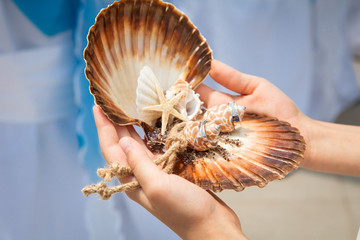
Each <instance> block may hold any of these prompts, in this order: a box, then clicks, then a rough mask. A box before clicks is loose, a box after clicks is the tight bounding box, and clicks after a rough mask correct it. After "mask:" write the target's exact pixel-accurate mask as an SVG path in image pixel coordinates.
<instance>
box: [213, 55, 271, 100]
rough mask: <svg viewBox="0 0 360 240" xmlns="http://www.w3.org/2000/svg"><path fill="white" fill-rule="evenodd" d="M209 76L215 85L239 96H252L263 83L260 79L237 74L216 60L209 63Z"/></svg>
mask: <svg viewBox="0 0 360 240" xmlns="http://www.w3.org/2000/svg"><path fill="white" fill-rule="evenodd" d="M210 76H211V78H212V79H214V80H215V81H216V82H217V83H219V84H221V85H223V86H224V87H226V88H227V89H229V90H231V91H234V92H237V93H239V94H241V95H249V94H252V93H253V92H254V91H255V89H256V88H257V87H258V86H259V85H260V83H262V82H263V81H264V79H262V78H260V77H257V76H253V75H248V74H245V73H241V72H238V71H236V70H235V69H233V68H231V67H229V66H228V65H226V64H224V63H222V62H220V61H217V60H213V61H212V62H211V70H210Z"/></svg>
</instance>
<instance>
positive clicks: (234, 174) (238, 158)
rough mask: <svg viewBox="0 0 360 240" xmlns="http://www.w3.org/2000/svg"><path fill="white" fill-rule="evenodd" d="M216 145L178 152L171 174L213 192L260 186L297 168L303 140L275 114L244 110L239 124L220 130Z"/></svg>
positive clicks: (301, 153) (302, 153) (302, 151)
mask: <svg viewBox="0 0 360 240" xmlns="http://www.w3.org/2000/svg"><path fill="white" fill-rule="evenodd" d="M218 145H219V147H218V148H211V149H209V150H208V151H207V152H194V151H192V150H189V151H188V152H185V153H181V154H180V158H182V161H179V162H180V163H179V164H178V166H177V167H176V171H175V174H178V175H179V176H181V177H183V178H185V179H187V180H189V181H190V182H193V183H195V184H196V185H198V186H200V187H202V188H204V189H206V190H213V191H215V192H219V191H222V190H224V189H234V190H236V191H242V190H243V189H244V188H246V187H249V186H254V185H257V186H259V187H264V186H265V185H266V184H267V183H268V182H270V181H273V180H276V179H282V178H284V177H285V176H286V175H287V174H288V173H289V172H290V171H292V170H294V169H297V168H298V166H299V163H300V161H301V160H302V159H303V157H304V151H305V142H304V139H303V137H302V136H301V135H300V133H299V131H298V130H297V129H296V128H294V127H291V126H290V124H289V123H287V122H283V121H279V120H277V119H276V118H268V117H260V116H257V115H251V114H245V117H244V118H243V120H242V122H241V125H240V124H237V126H236V128H235V130H234V131H233V132H231V133H230V134H222V135H220V138H219V140H218Z"/></svg>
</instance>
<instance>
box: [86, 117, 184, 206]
mask: <svg viewBox="0 0 360 240" xmlns="http://www.w3.org/2000/svg"><path fill="white" fill-rule="evenodd" d="M185 125H186V122H182V123H178V124H176V125H174V127H173V128H172V129H171V131H170V133H169V135H168V138H167V139H166V142H165V149H166V152H165V153H164V154H163V155H161V156H159V157H158V158H156V159H155V160H154V163H155V164H156V165H160V164H162V170H163V171H164V172H166V173H168V174H171V173H173V171H174V168H175V166H176V164H177V161H178V160H179V158H178V157H177V153H178V152H182V151H184V150H185V149H186V147H187V145H188V143H187V141H186V139H185V137H184V135H183V134H181V133H180V134H179V132H180V131H181V130H182V129H183V128H184V127H185ZM97 174H98V175H99V177H101V178H102V179H104V181H105V182H110V181H111V179H112V178H113V177H117V178H118V179H120V178H122V177H126V176H131V175H133V171H132V170H131V168H129V167H125V166H121V165H120V164H118V163H112V164H111V165H110V166H108V167H107V168H100V169H98V170H97ZM105 182H99V183H97V184H95V185H89V186H86V187H84V188H83V189H82V192H83V194H84V195H85V196H89V195H90V194H93V193H97V194H99V195H100V197H101V199H103V200H108V199H109V198H110V197H111V195H112V194H114V193H118V192H127V191H132V190H134V189H137V188H139V187H141V186H140V184H139V182H138V181H134V182H129V183H125V184H122V185H118V186H115V187H108V186H107V185H106V183H105Z"/></svg>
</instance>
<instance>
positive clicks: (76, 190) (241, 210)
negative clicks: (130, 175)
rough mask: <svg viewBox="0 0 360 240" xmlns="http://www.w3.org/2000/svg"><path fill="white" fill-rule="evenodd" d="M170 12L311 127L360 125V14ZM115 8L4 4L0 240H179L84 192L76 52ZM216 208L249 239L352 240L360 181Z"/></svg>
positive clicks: (89, 124)
mask: <svg viewBox="0 0 360 240" xmlns="http://www.w3.org/2000/svg"><path fill="white" fill-rule="evenodd" d="M169 2H171V3H173V4H174V5H175V6H177V7H178V8H179V9H180V10H181V11H183V12H184V13H185V14H186V15H188V16H189V18H190V19H191V21H192V22H193V23H194V24H195V25H196V26H197V27H198V28H199V30H200V32H201V33H202V35H203V36H204V37H205V38H206V39H207V41H208V43H209V45H210V47H211V48H212V50H213V54H214V58H216V59H219V60H221V61H223V62H225V63H226V64H228V65H230V66H232V67H234V68H235V69H237V70H239V71H242V72H245V73H249V74H254V75H258V76H261V77H264V78H266V79H268V80H269V81H271V82H273V83H274V84H275V85H276V86H278V87H279V88H280V89H281V90H282V91H284V92H285V93H286V94H287V95H289V96H290V97H291V98H292V99H293V100H294V101H295V103H296V104H297V106H298V107H299V108H300V110H301V111H303V112H304V113H305V114H307V115H308V116H310V117H312V118H314V119H318V120H323V121H335V122H339V123H345V124H353V125H360V105H359V100H360V91H359V84H358V82H357V80H356V75H355V69H357V72H358V73H359V72H360V67H359V63H358V62H357V63H356V61H355V65H356V66H357V67H356V68H354V65H353V62H354V57H355V58H356V57H359V56H360V2H359V1H358V0H342V1H339V0H304V1H289V0H242V1H238V0H223V1H218V0H207V1H194V0H169ZM111 3H113V0H82V1H80V0H79V1H76V0H53V1H46V0H34V1H22V0H1V1H0V33H1V34H0V83H1V84H0V96H1V97H0V164H1V166H0V189H1V190H2V194H3V195H2V197H1V198H0V240H18V239H29V240H32V239H34V240H48V239H52V240H56V239H59V240H62V239H69V240H71V239H109V240H113V239H114V240H115V239H117V240H120V239H131V240H137V239H178V237H177V236H175V235H174V234H173V233H172V232H171V231H170V230H169V229H168V228H167V227H165V226H163V225H162V224H161V223H160V222H159V221H158V220H156V219H154V217H152V216H151V215H150V214H148V213H147V212H146V211H145V210H144V209H142V208H141V207H140V206H138V205H137V204H135V203H134V202H131V201H130V200H129V199H127V198H126V197H125V196H124V195H123V194H122V195H117V196H114V197H113V198H112V199H111V200H110V201H107V202H105V201H100V200H99V198H98V197H97V196H93V197H90V198H85V197H84V196H83V195H82V193H81V192H80V190H81V189H82V187H83V186H84V185H87V184H91V183H96V182H98V181H99V180H100V179H99V178H98V177H97V176H96V169H97V168H100V167H103V166H104V164H105V161H104V159H103V157H102V155H101V152H100V149H99V144H98V138H97V133H96V128H95V124H94V119H93V115H92V106H93V104H94V99H93V97H92V95H91V94H90V93H89V83H88V81H87V79H86V77H85V75H84V69H85V62H84V60H83V52H84V48H85V47H86V45H87V34H88V31H89V28H90V27H91V26H92V25H93V24H94V22H95V17H96V16H97V14H98V13H99V11H100V10H101V9H102V8H104V7H107V6H108V4H111ZM358 76H359V74H358ZM357 79H358V80H359V78H357ZM205 83H206V84H208V85H210V86H211V87H213V88H216V89H218V90H221V91H228V90H227V89H224V88H223V87H221V86H219V85H217V84H215V83H214V82H213V81H212V80H211V79H210V78H207V79H206V80H205ZM279 107H281V106H279ZM359 146H360V144H359ZM334 147H336V146H334ZM219 196H220V197H221V198H222V199H223V200H224V201H225V202H226V203H227V204H229V205H230V207H232V208H233V209H234V210H235V211H236V213H237V214H238V216H239V218H240V220H241V223H242V227H243V230H244V232H245V234H246V235H247V236H248V237H249V238H250V239H330V240H332V239H355V236H356V235H357V232H358V229H359V226H360V181H359V179H358V178H352V177H346V176H338V175H330V174H324V173H317V172H310V171H307V170H303V169H299V170H297V171H294V172H293V173H291V174H290V175H289V176H288V177H286V178H285V179H284V180H281V181H275V182H272V183H270V184H269V185H268V186H266V187H265V188H264V189H259V188H257V187H251V188H248V189H245V190H244V191H243V192H241V193H235V192H232V191H224V192H223V193H220V194H219Z"/></svg>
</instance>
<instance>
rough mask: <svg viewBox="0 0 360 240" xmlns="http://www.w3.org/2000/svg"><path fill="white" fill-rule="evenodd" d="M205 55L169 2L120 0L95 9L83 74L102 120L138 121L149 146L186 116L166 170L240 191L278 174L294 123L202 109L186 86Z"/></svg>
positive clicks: (294, 140) (230, 108) (292, 163)
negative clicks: (181, 139) (181, 145)
mask: <svg viewBox="0 0 360 240" xmlns="http://www.w3.org/2000/svg"><path fill="white" fill-rule="evenodd" d="M211 54H212V53H211V50H210V48H209V46H208V45H207V43H206V41H205V39H204V38H203V37H202V36H201V34H200V33H199V31H198V30H197V29H196V27H195V26H194V25H193V24H192V23H191V22H190V21H189V19H188V18H187V17H186V16H185V15H184V14H183V13H181V12H180V11H178V10H177V9H175V8H174V6H172V5H171V4H168V3H165V2H162V1H160V0H121V1H116V2H114V3H113V4H112V5H110V6H109V7H108V8H106V9H104V10H102V11H101V12H100V13H99V15H98V16H97V18H96V22H95V25H94V26H93V27H91V29H90V31H89V35H88V46H87V47H86V49H85V52H84V58H85V61H86V69H85V73H86V76H87V78H88V80H89V82H90V91H91V93H92V94H93V95H94V97H95V101H96V103H97V104H98V105H99V106H100V107H101V108H102V109H103V111H104V113H105V114H106V115H107V116H108V117H109V119H111V120H112V121H113V122H114V123H116V124H119V125H139V126H141V127H143V129H144V130H145V133H146V134H145V136H146V137H147V143H148V146H149V147H150V148H151V149H153V150H156V151H163V150H164V146H165V145H166V144H168V143H169V144H170V142H171V141H168V142H166V140H167V137H168V136H167V134H170V130H171V129H177V128H173V126H175V125H176V124H177V123H181V122H186V126H185V128H184V129H183V130H182V132H181V133H179V134H183V135H184V136H185V138H186V139H187V140H188V142H189V144H188V147H187V148H186V150H185V151H183V152H178V153H177V156H178V161H177V165H176V166H175V169H174V171H173V172H174V173H176V174H178V175H180V176H182V177H184V178H186V179H188V180H189V181H191V182H193V183H195V184H197V185H199V186H201V187H202V188H204V189H208V190H213V191H221V190H223V189H235V190H236V191H240V190H242V189H244V188H245V187H248V186H252V185H257V186H260V187H263V186H265V185H266V184H267V183H268V182H269V181H272V180H275V179H281V178H283V177H284V176H285V175H286V174H287V173H289V172H290V171H291V170H293V169H296V168H297V167H298V165H299V162H300V161H301V159H302V158H303V155H304V151H305V143H304V140H303V138H302V136H301V135H300V133H299V131H298V130H297V129H296V128H293V127H291V126H290V125H289V124H288V123H286V122H283V121H279V120H277V119H274V118H268V117H260V116H256V115H249V114H245V115H244V108H243V107H240V106H236V105H234V103H230V104H225V105H220V106H217V107H214V108H210V109H208V110H207V111H206V113H205V114H204V115H202V111H201V104H202V103H201V101H200V98H199V96H198V95H197V94H196V93H195V92H194V91H193V90H194V89H195V88H196V87H197V86H198V85H199V84H200V83H201V82H202V81H203V79H204V78H205V77H206V75H207V74H208V72H209V70H210V64H211V59H212V55H211ZM243 115H244V118H243V119H242V121H241V118H242V117H243ZM240 121H241V123H240ZM180 125H181V126H182V124H178V125H177V126H180ZM168 139H170V137H169V138H168ZM165 142H166V144H165ZM152 146H153V148H152ZM169 152H170V151H169Z"/></svg>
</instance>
